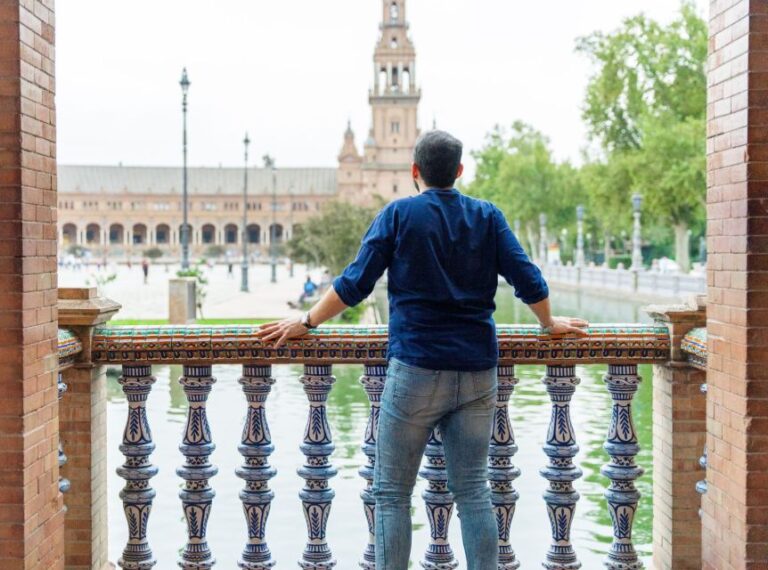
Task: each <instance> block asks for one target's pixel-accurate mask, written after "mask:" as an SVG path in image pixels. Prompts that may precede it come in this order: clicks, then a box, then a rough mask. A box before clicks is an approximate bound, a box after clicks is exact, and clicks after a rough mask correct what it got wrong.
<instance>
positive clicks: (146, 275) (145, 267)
mask: <svg viewBox="0 0 768 570" xmlns="http://www.w3.org/2000/svg"><path fill="white" fill-rule="evenodd" d="M141 272H142V273H143V274H144V285H146V284H147V279H148V278H149V260H148V259H147V258H146V257H145V258H144V259H142V260H141Z"/></svg>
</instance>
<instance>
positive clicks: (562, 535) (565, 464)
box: [541, 365, 582, 570]
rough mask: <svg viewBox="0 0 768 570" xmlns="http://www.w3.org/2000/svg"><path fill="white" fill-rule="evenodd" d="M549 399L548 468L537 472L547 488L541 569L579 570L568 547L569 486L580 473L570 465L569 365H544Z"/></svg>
mask: <svg viewBox="0 0 768 570" xmlns="http://www.w3.org/2000/svg"><path fill="white" fill-rule="evenodd" d="M543 382H544V385H545V386H546V387H547V392H548V393H549V398H550V400H551V402H552V417H551V419H550V422H549V430H548V432H547V442H546V443H545V444H544V453H546V454H547V456H548V457H549V465H547V466H546V467H544V468H543V469H542V470H541V474H542V476H543V477H544V478H545V479H546V480H547V481H549V488H548V489H547V490H546V491H545V492H544V500H545V501H546V502H547V513H548V515H549V522H550V525H551V527H552V544H551V545H550V547H549V551H548V552H547V557H546V561H545V562H544V568H547V569H548V570H573V569H576V568H581V562H579V561H578V560H577V558H576V552H575V551H574V549H573V545H572V544H571V524H572V523H573V515H574V512H575V510H576V502H577V501H578V500H579V494H578V493H577V492H576V491H575V490H574V488H573V482H574V481H575V480H576V479H578V478H579V477H581V474H582V472H581V469H579V468H578V467H576V466H575V465H574V464H573V458H574V457H575V456H576V454H577V453H578V451H579V446H578V445H576V439H575V437H574V430H573V424H572V423H571V410H570V403H571V397H572V396H573V393H574V392H575V391H576V386H577V385H578V384H579V382H580V380H579V379H578V378H577V377H576V375H575V367H574V366H573V365H559V366H550V365H547V375H546V376H545V377H544V380H543Z"/></svg>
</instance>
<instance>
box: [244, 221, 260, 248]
mask: <svg viewBox="0 0 768 570" xmlns="http://www.w3.org/2000/svg"><path fill="white" fill-rule="evenodd" d="M247 233H248V243H251V244H255V245H258V244H259V243H261V226H259V224H249V225H248V232H247Z"/></svg>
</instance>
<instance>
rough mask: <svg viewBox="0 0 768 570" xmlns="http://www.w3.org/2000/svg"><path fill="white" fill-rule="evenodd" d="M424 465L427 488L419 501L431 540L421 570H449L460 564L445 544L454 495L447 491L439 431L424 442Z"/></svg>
mask: <svg viewBox="0 0 768 570" xmlns="http://www.w3.org/2000/svg"><path fill="white" fill-rule="evenodd" d="M424 455H425V457H426V463H425V464H424V466H423V467H422V468H421V471H419V475H421V476H422V477H424V479H426V480H427V488H426V490H425V491H424V492H423V493H422V495H421V496H422V498H423V499H424V501H425V502H426V504H427V516H428V517H429V528H430V541H429V546H428V547H427V552H426V553H425V554H424V560H423V561H422V562H421V566H422V568H426V569H427V570H449V569H451V568H456V567H457V566H458V565H459V563H458V562H457V561H456V559H455V558H454V556H453V550H452V549H451V545H450V544H449V543H448V526H449V525H450V522H451V515H452V514H453V495H452V494H451V492H450V491H448V476H447V474H446V471H445V453H444V452H443V439H442V436H441V435H440V430H439V429H438V428H435V429H434V430H433V431H432V435H431V436H430V438H429V441H428V442H427V449H426V452H425V454H424Z"/></svg>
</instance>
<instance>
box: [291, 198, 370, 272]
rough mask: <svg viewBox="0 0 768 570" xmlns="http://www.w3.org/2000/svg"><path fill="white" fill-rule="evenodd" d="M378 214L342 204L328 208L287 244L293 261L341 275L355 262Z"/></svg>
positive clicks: (311, 220)
mask: <svg viewBox="0 0 768 570" xmlns="http://www.w3.org/2000/svg"><path fill="white" fill-rule="evenodd" d="M377 211H378V208H377V207H373V208H368V207H363V206H357V205H354V204H350V203H347V202H341V201H339V202H332V203H328V204H326V205H325V207H324V208H323V211H322V213H321V214H320V215H319V216H313V217H312V218H310V219H309V220H307V222H306V223H305V224H303V225H301V226H297V227H296V228H295V229H294V232H293V237H292V238H291V240H290V241H289V242H288V252H289V255H290V256H291V259H293V260H294V261H298V262H300V263H308V264H312V265H318V266H324V267H327V268H328V269H329V270H330V271H331V272H332V273H333V274H334V275H338V274H339V273H341V271H342V270H343V269H344V267H346V266H347V264H349V263H350V262H351V261H352V260H353V259H354V258H355V255H356V254H357V250H358V249H359V248H360V239H361V238H362V236H363V234H364V233H365V231H366V230H367V229H368V226H370V225H371V222H372V221H373V218H374V217H375V216H376V212H377Z"/></svg>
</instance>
